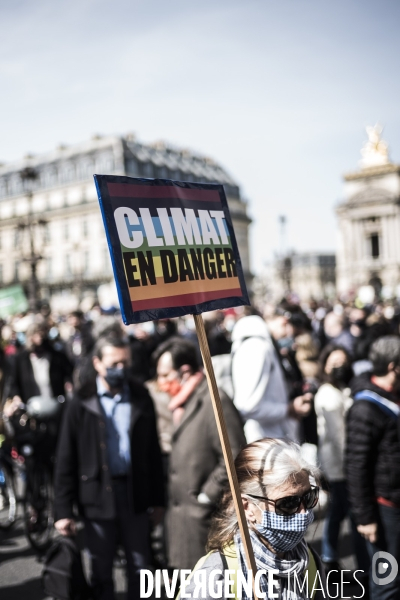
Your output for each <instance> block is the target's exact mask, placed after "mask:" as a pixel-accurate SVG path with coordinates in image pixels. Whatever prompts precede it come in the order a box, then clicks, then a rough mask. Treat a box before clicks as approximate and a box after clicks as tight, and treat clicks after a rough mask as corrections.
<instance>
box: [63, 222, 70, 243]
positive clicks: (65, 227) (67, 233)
mask: <svg viewBox="0 0 400 600" xmlns="http://www.w3.org/2000/svg"><path fill="white" fill-rule="evenodd" d="M64 240H69V222H68V221H65V223H64Z"/></svg>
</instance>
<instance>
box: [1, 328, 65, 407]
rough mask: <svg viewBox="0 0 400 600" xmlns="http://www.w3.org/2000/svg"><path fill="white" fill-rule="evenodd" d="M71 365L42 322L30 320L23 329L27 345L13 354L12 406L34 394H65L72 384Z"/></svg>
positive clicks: (25, 401) (50, 395)
mask: <svg viewBox="0 0 400 600" xmlns="http://www.w3.org/2000/svg"><path fill="white" fill-rule="evenodd" d="M71 380H72V364H71V362H70V361H69V359H68V358H67V355H66V354H65V352H63V351H62V350H56V349H55V348H54V347H53V346H52V345H51V343H50V341H49V338H48V328H47V326H46V325H45V324H44V323H33V324H32V325H30V326H29V327H28V330H27V332H26V347H25V348H24V349H22V350H20V352H19V353H18V354H17V355H16V356H15V360H14V369H13V370H12V375H11V381H10V396H11V397H13V406H12V407H10V410H11V408H13V409H14V411H15V409H16V408H18V406H19V405H20V404H21V402H23V403H24V404H26V403H27V402H28V400H29V399H30V398H32V397H33V396H42V397H45V398H57V397H58V396H64V395H65V391H66V389H65V388H66V385H67V386H68V385H71Z"/></svg>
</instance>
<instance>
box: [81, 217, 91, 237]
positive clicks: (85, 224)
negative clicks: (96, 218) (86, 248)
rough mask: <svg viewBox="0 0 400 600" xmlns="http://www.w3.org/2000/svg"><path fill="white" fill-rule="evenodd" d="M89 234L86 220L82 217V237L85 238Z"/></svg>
mask: <svg viewBox="0 0 400 600" xmlns="http://www.w3.org/2000/svg"><path fill="white" fill-rule="evenodd" d="M88 235H89V227H88V222H87V220H86V219H83V221H82V236H83V237H84V238H87V237H88Z"/></svg>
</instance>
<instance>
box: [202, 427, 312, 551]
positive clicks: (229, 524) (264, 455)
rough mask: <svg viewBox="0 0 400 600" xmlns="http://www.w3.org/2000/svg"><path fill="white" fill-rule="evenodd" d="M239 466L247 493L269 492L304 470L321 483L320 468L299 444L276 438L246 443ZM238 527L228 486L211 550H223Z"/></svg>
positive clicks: (213, 526)
mask: <svg viewBox="0 0 400 600" xmlns="http://www.w3.org/2000/svg"><path fill="white" fill-rule="evenodd" d="M235 467H236V473H237V477H238V482H239V488H240V491H241V493H242V495H244V496H247V495H254V496H267V495H268V494H269V493H270V492H271V491H272V490H275V489H277V488H279V487H281V486H282V485H284V484H285V483H289V482H290V481H291V480H295V479H296V476H297V475H298V474H299V473H301V472H306V473H308V476H309V477H310V478H311V479H312V483H315V482H317V483H318V482H319V479H320V471H319V469H318V468H317V467H314V466H313V465H311V464H310V463H308V462H307V461H306V460H305V459H304V458H303V456H302V454H301V448H300V446H299V445H298V444H295V443H294V442H289V441H286V440H281V439H274V438H264V439H262V440H257V441H256V442H253V443H252V444H248V445H247V446H245V447H244V448H243V449H242V450H241V451H240V452H239V454H238V456H237V458H236V460H235ZM237 530H238V522H237V517H236V512H235V508H234V504H233V498H232V494H231V491H230V490H227V491H226V492H225V494H224V495H223V497H222V500H221V503H220V507H219V510H218V512H217V513H216V515H215V516H214V518H213V521H212V523H211V528H210V533H209V536H208V542H207V549H208V551H211V550H218V551H222V549H223V547H224V546H226V545H227V544H229V543H230V542H231V541H232V539H233V537H234V535H235V533H236V531H237Z"/></svg>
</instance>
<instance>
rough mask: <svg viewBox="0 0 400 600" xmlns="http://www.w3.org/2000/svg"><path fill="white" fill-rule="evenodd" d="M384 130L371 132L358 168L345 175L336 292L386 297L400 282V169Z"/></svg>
mask: <svg viewBox="0 0 400 600" xmlns="http://www.w3.org/2000/svg"><path fill="white" fill-rule="evenodd" d="M381 131H382V129H381V127H379V125H376V126H375V127H367V133H368V137H369V139H368V141H367V142H366V144H365V146H364V148H363V149H362V151H361V154H362V157H363V158H362V160H361V161H360V167H361V168H360V169H359V170H358V171H356V172H353V173H348V174H346V175H345V176H344V182H345V199H344V201H343V202H342V203H341V204H339V205H338V206H337V208H336V213H337V216H338V220H339V244H338V248H337V290H338V292H339V293H354V292H356V291H357V289H358V288H359V287H361V286H364V285H372V286H373V287H374V288H375V291H376V293H377V294H379V293H380V291H381V289H382V287H383V286H385V288H386V295H389V296H390V294H391V292H390V290H393V295H394V294H395V289H396V287H397V286H398V284H399V283H400V165H395V164H393V163H392V162H390V160H389V156H388V147H387V144H386V143H385V142H384V141H383V140H381V138H380V134H381Z"/></svg>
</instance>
